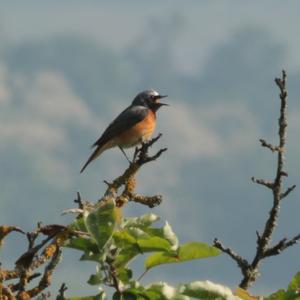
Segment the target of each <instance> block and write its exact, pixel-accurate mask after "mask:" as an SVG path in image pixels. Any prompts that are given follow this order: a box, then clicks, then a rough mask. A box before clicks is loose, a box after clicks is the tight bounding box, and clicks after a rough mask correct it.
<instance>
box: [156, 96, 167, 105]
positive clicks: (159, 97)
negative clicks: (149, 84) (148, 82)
mask: <svg viewBox="0 0 300 300" xmlns="http://www.w3.org/2000/svg"><path fill="white" fill-rule="evenodd" d="M166 97H168V95H157V98H156V99H157V100H158V99H162V98H166ZM157 104H159V106H170V105H169V104H167V103H161V102H158V103H157Z"/></svg>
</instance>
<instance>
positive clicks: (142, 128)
mask: <svg viewBox="0 0 300 300" xmlns="http://www.w3.org/2000/svg"><path fill="white" fill-rule="evenodd" d="M165 97H167V95H160V94H159V93H158V92H157V91H155V90H153V89H150V90H145V91H143V92H140V93H139V94H137V95H136V96H135V98H134V99H133V101H132V103H131V105H130V106H128V107H127V108H126V109H125V110H124V111H122V112H121V113H120V114H119V115H118V116H117V117H116V118H115V119H114V120H113V121H112V122H111V123H110V124H109V125H108V127H107V128H106V129H105V130H104V132H103V133H102V135H101V136H100V138H99V139H98V140H97V141H96V142H95V143H94V144H93V145H92V148H95V150H94V152H93V153H92V154H91V156H90V157H89V159H88V160H87V162H86V163H85V164H84V166H83V167H82V169H81V171H80V173H82V172H83V171H84V170H85V168H86V167H87V166H88V165H89V164H90V163H91V162H92V161H93V160H95V159H96V158H97V157H99V156H100V155H101V154H102V153H103V152H104V151H105V150H108V149H111V148H114V147H119V148H120V150H121V151H122V152H123V154H124V155H125V157H126V158H127V155H126V153H125V151H124V148H130V147H134V146H137V145H138V144H141V143H143V142H145V141H147V140H149V139H150V138H151V136H152V133H153V131H154V129H155V126H156V112H157V111H158V109H159V108H160V107H162V106H168V104H167V103H162V102H160V99H162V98H165ZM127 160H129V159H128V158H127Z"/></svg>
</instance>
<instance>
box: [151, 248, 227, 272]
mask: <svg viewBox="0 0 300 300" xmlns="http://www.w3.org/2000/svg"><path fill="white" fill-rule="evenodd" d="M220 253H221V251H220V250H218V249H217V248H215V247H211V246H209V245H207V244H205V243H199V242H191V243H186V244H183V245H182V246H180V247H179V248H178V251H177V253H167V252H157V253H154V254H152V255H150V256H149V257H147V259H146V260H145V267H146V269H150V268H153V267H154V266H157V265H161V264H169V263H179V262H184V261H188V260H192V259H201V258H206V257H211V256H216V255H219V254H220Z"/></svg>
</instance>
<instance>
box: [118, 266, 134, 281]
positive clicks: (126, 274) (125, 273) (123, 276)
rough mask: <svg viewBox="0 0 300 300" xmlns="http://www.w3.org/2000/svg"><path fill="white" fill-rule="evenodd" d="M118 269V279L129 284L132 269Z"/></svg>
mask: <svg viewBox="0 0 300 300" xmlns="http://www.w3.org/2000/svg"><path fill="white" fill-rule="evenodd" d="M116 271H117V277H118V279H119V280H121V281H122V282H123V283H125V284H127V283H128V282H129V281H130V279H131V278H132V271H131V270H130V269H126V268H119V269H117V270H116Z"/></svg>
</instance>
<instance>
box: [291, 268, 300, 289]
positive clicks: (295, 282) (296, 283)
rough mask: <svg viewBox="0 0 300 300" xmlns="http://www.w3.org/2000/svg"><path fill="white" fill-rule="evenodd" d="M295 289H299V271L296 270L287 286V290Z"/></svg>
mask: <svg viewBox="0 0 300 300" xmlns="http://www.w3.org/2000/svg"><path fill="white" fill-rule="evenodd" d="M291 290H293V291H295V290H298V291H300V272H298V273H297V274H296V275H295V276H294V278H293V279H292V280H291V282H290V284H289V286H288V291H291Z"/></svg>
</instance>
